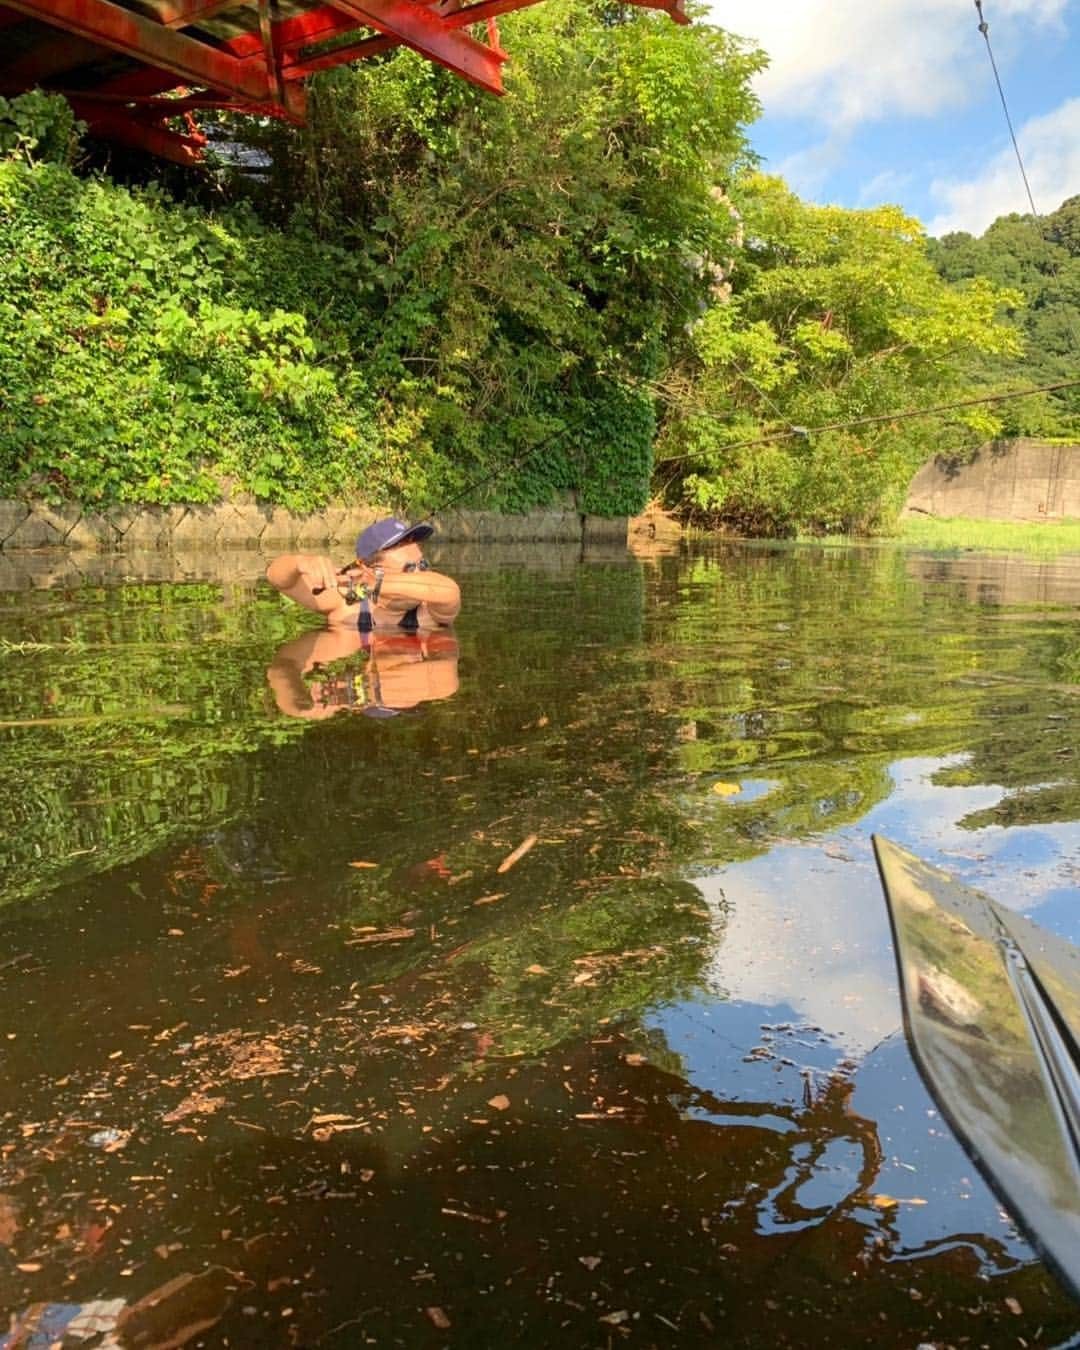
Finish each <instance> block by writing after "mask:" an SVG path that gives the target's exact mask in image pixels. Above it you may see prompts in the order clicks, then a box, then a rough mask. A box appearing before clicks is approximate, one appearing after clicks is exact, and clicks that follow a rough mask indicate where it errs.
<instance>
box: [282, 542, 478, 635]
mask: <svg viewBox="0 0 1080 1350" xmlns="http://www.w3.org/2000/svg"><path fill="white" fill-rule="evenodd" d="M433 533H434V527H433V526H431V525H427V524H423V523H421V524H419V525H409V524H407V523H406V522H405V521H403V520H396V519H393V518H390V519H387V520H377V521H376V522H375V524H374V525H369V526H368V527H367V529H366V530H365V531H364V532H363V533H362V534H361V535H360V537H359V539H357V541H356V561H355V562H354V563H351V564H349V565H348V566H347V567H344V568H339V567H336V566H335V565H334V563H333V562H331V560H330V559H329V558H325V557H322V556H320V555H318V554H308V553H285V554H283V555H282V556H281V557H280V558H275V559H274V561H273V562H272V563H271V564H270V566H269V567H268V568H267V569H266V579H267V580H268V581H269V582H270V585H271V586H273V587H275V588H276V589H277V590H279V591H280V592H281V593H282V595H287V596H288V597H289V599H290V600H295V601H296V603H297V604H298V605H303V607H304V608H305V609H310V610H314V611H315V613H316V614H324V615H325V616H326V619H327V622H328V623H330V624H331V625H332V626H334V627H338V626H344V627H350V628H355V629H357V630H359V631H360V632H361V633H369V632H371V631H373V630H374V631H376V632H383V631H385V630H386V629H391V630H393V629H397V630H399V631H404V632H406V633H415V632H418V631H421V630H429V629H433V628H443V627H446V626H447V625H449V624H451V623H453V621H454V619H455V618H456V617H457V613H458V610H459V609H460V608H461V592H460V591H459V590H458V586H457V582H456V581H454V580H453V578H452V577H448V576H445V575H444V574H443V573H441V572H434V571H432V570H431V568H430V567H429V565H428V563H427V560H426V559H425V558H424V552H423V549H422V548H421V547H420V545H421V542H422V541H423V540H425V539H427V538H428V536H429V535H431V534H433Z"/></svg>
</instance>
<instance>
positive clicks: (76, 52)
mask: <svg viewBox="0 0 1080 1350" xmlns="http://www.w3.org/2000/svg"><path fill="white" fill-rule="evenodd" d="M15 17H16V18H17V19H19V20H22V19H23V18H24V17H25V16H24V15H22V14H18V15H16V16H15ZM103 55H104V52H103V51H102V50H101V48H100V47H99V46H97V45H96V44H95V43H93V42H88V41H87V40H86V39H85V38H81V37H73V36H72V35H71V34H70V33H58V34H57V35H56V36H55V37H53V38H49V39H48V40H47V41H46V40H45V39H40V40H39V41H38V42H36V43H35V44H34V46H32V47H31V48H30V49H29V50H28V51H26V52H24V53H23V54H22V55H21V56H17V57H16V58H15V60H14V61H8V62H6V63H5V64H4V65H3V66H0V90H3V91H4V92H7V93H13V94H21V93H22V92H23V90H25V89H33V87H34V85H36V84H45V83H46V82H47V81H49V80H51V79H52V78H53V76H54V75H62V74H63V73H64V72H65V71H69V70H74V69H75V67H76V66H82V65H86V63H87V62H89V61H94V60H100V59H101V57H102V56H103Z"/></svg>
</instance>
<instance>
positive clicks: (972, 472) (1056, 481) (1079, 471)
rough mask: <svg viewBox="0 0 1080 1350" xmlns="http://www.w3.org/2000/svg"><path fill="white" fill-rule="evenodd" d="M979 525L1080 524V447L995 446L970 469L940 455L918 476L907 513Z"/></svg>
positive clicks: (981, 453) (983, 450) (982, 452)
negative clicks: (989, 522)
mask: <svg viewBox="0 0 1080 1350" xmlns="http://www.w3.org/2000/svg"><path fill="white" fill-rule="evenodd" d="M911 513H922V514H924V515H930V516H940V517H942V518H946V519H947V518H949V517H951V516H969V517H971V518H972V519H974V520H1018V521H1054V520H1065V519H1067V518H1078V519H1080V445H1047V444H1046V443H1045V442H1043V441H1033V440H1016V441H991V442H990V443H989V444H987V445H984V446H982V447H981V448H980V450H979V452H978V454H977V455H976V456H975V458H974V459H973V460H972V461H971V462H970V463H969V464H958V463H956V462H955V461H952V460H949V459H948V458H946V457H945V456H938V458H937V459H933V460H931V461H930V463H929V464H924V465H923V467H922V468H921V469H920V470H919V472H918V473H917V474H916V475H915V478H914V480H913V481H912V484H911V487H910V488H909V489H908V498H907V502H906V503H905V506H904V514H905V515H908V514H911Z"/></svg>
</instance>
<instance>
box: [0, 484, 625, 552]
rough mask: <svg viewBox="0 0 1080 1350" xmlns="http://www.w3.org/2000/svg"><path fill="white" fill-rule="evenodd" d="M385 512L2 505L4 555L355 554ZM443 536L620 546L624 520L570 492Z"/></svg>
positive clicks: (443, 527)
mask: <svg viewBox="0 0 1080 1350" xmlns="http://www.w3.org/2000/svg"><path fill="white" fill-rule="evenodd" d="M381 514H383V513H382V512H379V511H376V510H374V509H373V508H371V507H367V506H345V505H336V506H328V507H325V508H324V509H322V510H320V511H315V512H312V513H310V514H307V515H299V514H295V513H293V512H291V511H286V510H284V509H283V508H282V507H268V506H260V505H258V504H257V503H256V502H255V501H254V500H253V499H245V498H243V497H234V498H232V499H231V500H230V501H226V502H220V503H216V504H214V505H208V506H137V505H132V506H111V507H105V508H103V509H102V510H100V511H94V510H83V509H82V508H81V507H78V506H75V505H72V504H70V503H65V504H63V505H61V506H51V505H48V504H47V503H45V502H37V501H30V502H27V501H0V550H2V551H3V552H5V553H13V552H18V551H23V550H27V549H54V548H62V549H69V550H79V551H87V552H97V553H113V552H125V553H126V552H136V551H138V552H142V551H145V550H148V549H150V550H153V549H161V550H166V551H172V550H181V551H185V550H186V551H191V550H200V549H230V548H241V549H243V548H248V549H250V548H258V549H260V550H265V551H286V550H288V549H293V548H295V549H311V550H318V549H332V550H334V552H335V553H336V552H339V551H340V549H341V547H342V546H344V547H345V548H346V549H348V548H351V546H352V542H353V540H354V539H355V538H356V536H357V535H358V534H359V533H360V532H361V530H363V529H365V528H366V527H367V526H368V525H370V524H371V523H372V521H374V520H377V519H378V518H379V516H380V515H381ZM435 523H436V525H437V528H438V532H439V537H440V539H442V540H445V541H447V542H452V543H457V542H462V543H480V542H494V543H508V544H514V543H567V542H574V541H577V542H581V543H586V542H597V541H603V540H622V541H623V542H625V540H626V533H627V522H626V518H625V517H621V518H616V519H614V520H607V519H602V518H601V517H599V516H583V515H582V514H581V513H580V512H579V511H578V510H577V507H576V504H575V502H574V499H573V495H572V494H566V495H565V496H564V498H563V500H561V501H560V502H558V503H557V504H556V505H555V506H553V507H551V508H547V509H544V510H535V511H530V512H529V513H527V514H524V515H500V514H498V513H497V512H494V511H458V510H450V511H446V512H442V513H440V514H439V515H438V517H437V518H436V521H435Z"/></svg>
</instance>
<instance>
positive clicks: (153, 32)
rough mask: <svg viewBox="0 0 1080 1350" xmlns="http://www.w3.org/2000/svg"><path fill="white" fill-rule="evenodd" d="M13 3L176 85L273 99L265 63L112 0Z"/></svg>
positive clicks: (10, 0)
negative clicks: (210, 43) (232, 52)
mask: <svg viewBox="0 0 1080 1350" xmlns="http://www.w3.org/2000/svg"><path fill="white" fill-rule="evenodd" d="M7 3H8V8H9V9H14V10H17V11H18V12H19V13H20V14H28V15H29V16H30V17H31V18H34V19H40V20H41V21H42V22H43V23H47V24H50V25H52V27H54V28H61V29H63V30H64V31H65V32H68V33H74V34H75V35H76V36H78V37H82V38H86V39H87V40H88V41H90V42H96V43H98V44H99V45H100V46H102V47H108V48H109V49H110V50H112V51H118V52H123V53H124V54H125V55H126V56H131V57H133V58H134V59H135V60H136V61H142V62H144V63H147V64H152V65H154V66H157V67H160V68H161V69H162V70H165V71H168V72H169V73H170V74H172V75H175V76H178V77H179V79H178V80H177V81H175V82H176V83H180V82H183V83H187V84H199V85H206V86H207V87H208V88H211V89H222V90H224V91H225V92H226V93H229V94H233V95H235V96H237V97H239V98H243V99H251V100H254V101H257V102H260V103H267V102H269V101H270V81H269V78H268V74H267V70H266V66H265V64H264V63H263V62H261V61H260V62H256V61H238V60H237V59H236V57H235V56H231V55H229V54H227V53H225V52H221V51H218V50H216V49H215V48H213V47H210V46H208V45H207V44H206V43H205V42H198V41H196V39H194V38H189V37H185V36H184V35H183V34H182V33H177V32H174V31H173V30H172V29H170V28H163V27H162V26H161V24H158V23H154V22H153V21H152V20H150V19H144V18H141V17H140V16H139V15H137V14H135V13H134V12H133V11H131V10H128V9H122V8H121V7H120V6H119V5H114V4H112V3H111V0H7Z"/></svg>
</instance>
